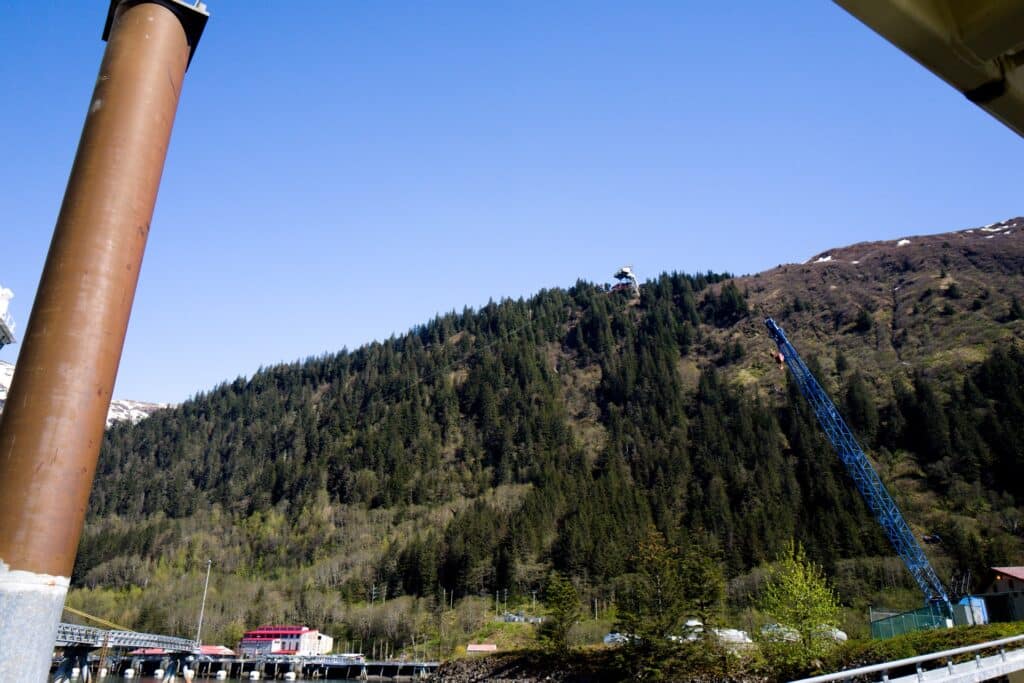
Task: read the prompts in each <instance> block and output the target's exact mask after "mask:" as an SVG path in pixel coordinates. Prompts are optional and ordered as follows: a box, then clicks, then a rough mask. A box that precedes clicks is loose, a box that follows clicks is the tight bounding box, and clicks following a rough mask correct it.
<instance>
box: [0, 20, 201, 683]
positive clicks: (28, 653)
mask: <svg viewBox="0 0 1024 683" xmlns="http://www.w3.org/2000/svg"><path fill="white" fill-rule="evenodd" d="M206 17H207V15H206V11H205V6H204V5H202V4H199V3H196V4H194V5H193V4H192V3H188V4H186V3H184V2H181V1H180V0H114V1H113V2H111V5H110V13H109V15H108V18H107V25H106V28H105V30H104V38H105V39H107V48H106V52H105V53H104V55H103V62H102V64H101V65H100V72H99V77H98V79H97V81H96V88H95V91H94V92H93V97H92V100H91V101H90V103H89V109H88V113H87V114H86V119H85V126H84V128H83V130H82V138H81V141H80V142H79V146H78V153H77V155H76V156H75V162H74V165H73V167H72V169H71V176H70V178H69V180H68V186H67V191H66V192H65V195H64V203H63V205H62V206H61V210H60V214H59V216H58V217H57V225H56V228H55V229H54V234H53V241H52V242H51V244H50V251H49V254H48V255H47V258H46V265H45V267H44V269H43V275H42V278H41V280H40V283H39V290H38V292H37V294H36V299H35V303H34V304H33V307H32V315H31V317H30V318H29V323H28V327H27V329H26V331H25V338H24V341H23V342H22V348H21V353H20V355H19V357H18V362H17V366H16V371H15V374H14V378H13V381H12V384H11V388H10V392H9V395H8V398H7V402H6V405H5V406H4V413H3V417H2V418H0V681H17V682H18V683H31V682H33V681H45V680H46V677H47V673H48V671H49V665H50V656H51V653H52V651H53V647H54V642H55V635H56V633H57V626H58V624H59V623H60V615H61V609H62V607H63V604H64V598H65V596H66V594H67V590H68V583H69V577H70V576H71V570H72V567H73V565H74V561H75V552H76V550H77V548H78V540H79V536H80V535H81V532H82V523H83V521H84V518H85V511H86V505H87V503H88V499H89V490H90V488H91V487H92V479H93V474H94V472H95V470H96V459H97V457H98V455H99V448H100V442H101V440H102V438H103V430H104V427H105V424H106V416H107V409H108V408H109V405H110V398H111V392H112V390H113V387H114V380H115V378H116V376H117V367H118V363H119V362H120V359H121V348H122V346H123V345H124V336H125V331H126V329H127V327H128V316H129V314H130V312H131V306H132V300H133V299H134V296H135V287H136V284H137V282H138V276H139V267H140V265H141V263H142V253H143V250H144V248H145V246H146V237H147V236H148V234H149V222H150V219H151V218H152V216H153V206H154V204H155V202H156V194H157V188H158V186H159V184H160V175H161V173H162V171H163V166H164V159H165V157H166V153H167V145H168V142H169V140H170V136H171V127H172V125H173V123H174V115H175V112H176V110H177V107H178V96H179V94H180V92H181V86H182V82H183V81H184V78H185V70H186V69H187V67H188V63H189V60H190V58H191V55H192V52H193V51H194V49H195V46H196V44H197V43H198V40H199V36H200V35H201V33H202V28H203V26H204V25H205V22H206Z"/></svg>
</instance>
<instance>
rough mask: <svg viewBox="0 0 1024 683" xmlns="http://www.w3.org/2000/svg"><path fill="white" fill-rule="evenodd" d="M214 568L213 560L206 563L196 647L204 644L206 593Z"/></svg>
mask: <svg viewBox="0 0 1024 683" xmlns="http://www.w3.org/2000/svg"><path fill="white" fill-rule="evenodd" d="M212 566H213V560H207V561H206V583H205V584H203V602H202V604H201V605H200V607H199V626H198V628H196V647H199V646H201V645H202V644H203V640H202V637H203V614H205V613H206V591H207V589H208V588H209V587H210V567H212Z"/></svg>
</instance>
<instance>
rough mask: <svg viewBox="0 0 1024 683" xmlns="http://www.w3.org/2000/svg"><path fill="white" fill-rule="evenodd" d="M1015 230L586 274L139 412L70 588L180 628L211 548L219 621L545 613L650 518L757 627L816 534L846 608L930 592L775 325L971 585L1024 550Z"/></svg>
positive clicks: (340, 629) (345, 631)
mask: <svg viewBox="0 0 1024 683" xmlns="http://www.w3.org/2000/svg"><path fill="white" fill-rule="evenodd" d="M1007 225H1010V227H1006V226H1007ZM1019 225H1020V219H1014V220H1013V221H1012V222H1011V223H1006V222H1003V223H1001V224H1000V225H999V230H998V234H995V231H990V232H992V234H993V238H992V239H986V236H987V235H988V234H989V232H982V233H981V234H980V235H979V234H976V233H977V232H978V230H980V229H978V230H976V232H975V233H966V232H961V233H944V234H940V235H935V236H925V237H917V238H908V239H910V242H909V243H905V244H902V245H900V244H899V240H893V241H889V242H884V243H865V245H852V246H851V247H844V248H839V249H836V250H830V251H829V252H823V253H822V254H820V255H818V256H817V257H814V258H813V259H812V262H811V263H803V264H788V265H782V266H779V267H778V268H775V269H771V270H769V271H765V272H764V273H758V274H755V275H750V276H743V277H733V276H730V275H728V274H715V273H705V274H695V275H688V274H684V273H664V274H662V275H660V276H658V277H655V278H653V279H651V280H648V281H647V282H646V283H644V286H643V287H642V289H641V294H640V297H639V299H633V298H631V297H630V296H629V295H627V294H626V293H624V292H615V291H610V289H609V287H608V286H607V285H595V284H592V283H587V282H582V281H580V282H577V283H576V284H575V285H574V286H573V287H571V288H569V289H552V290H542V291H541V292H538V293H537V294H536V295H534V296H532V297H530V298H529V299H520V300H506V301H502V302H498V303H493V302H492V303H490V304H488V305H487V306H484V307H482V308H481V309H479V310H476V311H470V310H468V309H467V310H466V311H464V312H463V313H462V314H455V313H452V314H447V315H443V316H438V317H436V318H434V319H433V320H431V321H429V322H427V323H425V324H423V325H420V326H417V327H415V328H413V329H412V330H410V331H409V332H408V333H406V334H405V335H401V336H395V337H392V338H390V339H388V340H384V341H381V342H374V343H372V344H368V345H366V346H364V347H360V348H359V349H356V350H354V351H342V352H339V353H335V354H325V355H323V356H320V357H317V358H311V359H307V360H306V361H301V362H300V361H297V362H294V363H288V364H280V365H275V366H272V367H269V368H264V369H262V370H261V371H259V372H257V373H255V374H254V375H253V376H252V377H250V378H248V379H242V378H240V379H238V380H235V381H233V382H230V383H224V384H222V385H219V386H218V387H215V388H213V389H211V390H210V391H208V392H203V393H200V394H197V395H196V396H195V397H194V398H193V399H191V400H189V401H186V402H185V403H183V404H181V405H180V406H178V407H176V408H174V409H171V410H166V411H158V412H157V413H155V414H154V415H153V416H152V417H151V418H150V419H148V420H145V421H143V422H141V423H139V424H137V425H128V424H121V425H115V426H114V427H113V428H111V429H110V430H109V431H108V432H107V434H106V436H105V440H104V445H103V449H102V453H101V458H100V462H99V465H98V469H97V477H96V483H95V485H94V489H93V494H92V497H91V498H90V510H89V516H88V521H87V525H86V529H85V533H84V535H83V539H82V545H81V547H80V551H79V558H78V562H77V565H76V569H75V573H74V575H73V582H74V584H75V585H76V586H80V587H82V588H81V589H80V590H79V591H77V592H76V591H73V596H74V599H75V600H79V601H81V602H79V603H78V605H77V606H79V607H80V608H84V609H86V611H89V609H88V606H89V605H90V604H92V603H90V602H89V601H91V600H96V601H107V603H108V608H109V606H110V604H113V605H114V606H115V608H116V609H122V610H124V611H125V619H128V620H129V621H131V620H132V619H135V620H137V621H135V622H132V623H136V624H142V625H146V624H149V623H153V622H155V621H157V617H160V618H162V619H165V620H166V619H170V620H171V622H172V623H178V622H176V621H175V619H179V620H180V621H181V630H182V631H183V632H184V631H187V630H188V629H187V628H186V626H185V623H186V621H187V620H188V619H190V618H191V617H189V616H188V614H189V610H190V609H191V608H192V607H196V605H194V604H192V603H193V600H192V593H190V592H189V590H190V589H188V588H187V587H186V585H185V584H184V583H183V582H182V580H181V577H182V576H190V577H191V576H192V575H193V574H194V573H195V572H198V571H200V564H199V562H198V560H196V558H207V557H209V558H211V559H213V561H214V566H215V567H216V568H217V569H216V572H217V576H216V577H215V579H214V585H216V586H218V591H219V594H220V596H221V597H220V598H219V600H220V602H218V603H217V605H216V609H215V611H214V614H218V615H219V616H218V617H215V619H214V622H213V623H212V624H211V629H213V630H212V632H214V633H217V632H223V633H233V631H232V629H234V630H237V629H238V628H241V627H243V626H245V625H247V624H248V625H251V624H252V623H256V622H261V621H263V622H271V621H277V622H282V621H289V620H297V621H309V622H311V623H317V624H323V625H325V626H327V627H329V629H330V630H331V632H332V633H333V634H334V635H336V636H338V637H343V636H353V635H354V634H355V632H356V631H357V630H358V629H359V628H360V627H357V626H355V625H353V622H352V618H353V617H352V616H351V610H352V609H354V608H353V607H352V606H351V605H353V604H356V603H358V602H359V601H361V600H365V599H367V597H368V596H369V595H370V591H371V589H372V588H373V587H374V586H376V587H377V589H378V590H380V589H381V587H382V586H386V587H387V593H388V595H389V596H402V595H404V596H406V597H407V598H409V599H411V600H414V601H430V600H435V599H436V598H437V596H438V595H439V594H441V593H443V594H444V595H449V596H450V595H451V593H452V592H455V593H456V594H457V595H458V596H459V597H460V598H465V596H476V595H493V592H494V591H495V590H502V589H504V588H507V589H509V591H510V593H511V594H512V595H513V596H515V595H518V596H520V597H522V596H524V595H529V594H530V592H531V591H532V590H536V589H538V588H540V587H542V585H543V581H544V576H545V575H546V574H547V572H548V571H550V570H551V569H557V570H559V571H561V572H563V573H565V574H567V575H568V576H570V577H571V578H573V580H574V581H575V582H576V583H577V585H578V587H579V588H580V589H581V590H582V591H583V592H584V593H585V594H586V595H587V596H588V599H598V600H609V599H611V598H610V596H613V595H622V590H624V587H623V586H624V584H623V583H622V582H623V581H626V580H627V579H628V576H629V572H630V570H631V569H630V568H631V566H632V565H631V562H632V560H631V559H630V558H631V557H632V554H633V553H634V552H635V548H636V544H637V542H638V540H639V539H638V536H639V535H640V534H641V533H642V532H643V530H644V529H645V528H646V527H647V526H648V525H652V524H653V525H654V526H656V527H657V528H658V529H659V530H661V532H662V533H663V534H664V535H665V537H666V539H667V540H668V541H669V542H670V543H672V544H675V545H677V546H679V547H686V546H687V545H689V544H693V543H697V544H700V545H701V547H704V548H706V550H707V552H708V553H709V554H710V555H711V556H713V557H715V558H718V561H719V563H720V565H721V567H722V568H723V573H724V574H725V575H726V577H727V578H728V580H729V591H728V598H727V600H726V604H725V605H724V609H725V610H726V611H727V612H728V613H729V614H731V615H733V616H732V618H734V619H738V618H741V615H743V614H748V615H749V614H752V613H751V612H750V610H752V609H754V606H753V602H752V600H753V598H752V597H751V596H753V595H755V594H756V590H757V585H758V581H759V579H758V577H759V576H760V577H763V572H762V571H761V570H760V569H759V567H760V566H761V565H762V564H763V563H766V562H770V561H771V560H772V559H773V558H774V557H776V556H777V554H778V553H779V552H780V550H781V549H782V548H783V547H784V546H785V544H786V543H788V542H790V541H792V540H794V539H795V540H797V541H798V542H800V543H802V544H803V545H804V546H805V547H806V548H807V550H808V553H809V554H810V555H811V556H812V557H814V558H815V559H816V560H817V561H819V562H821V563H822V564H823V565H824V566H825V567H826V568H827V569H828V570H829V572H830V573H832V574H833V576H834V577H835V579H836V581H837V585H838V588H839V590H840V594H841V596H842V597H843V599H844V601H846V603H847V605H848V607H849V609H851V610H860V609H864V608H865V607H866V605H867V604H868V601H872V600H873V601H875V602H874V604H878V600H882V601H885V602H888V603H889V604H893V603H897V604H902V605H905V606H911V605H913V604H914V603H915V602H916V601H917V600H919V599H920V598H919V596H915V594H914V592H915V589H914V586H913V583H912V582H911V581H910V579H909V575H904V574H905V572H903V573H901V572H900V570H899V565H898V560H895V558H893V557H892V552H891V550H890V549H889V548H888V546H887V543H886V541H885V539H884V536H883V535H882V534H881V532H880V531H879V530H878V529H877V525H875V524H874V522H873V520H872V518H871V516H870V514H869V513H868V512H867V510H866V509H865V507H864V504H863V502H862V501H860V499H859V498H858V497H857V495H856V493H855V491H853V489H852V486H851V485H850V484H849V482H848V481H847V479H846V473H845V471H844V470H843V468H842V466H841V464H840V463H839V462H838V459H837V458H835V456H834V454H833V453H832V450H831V448H830V447H829V445H828V443H827V441H826V440H825V439H824V437H823V436H822V435H821V433H820V430H819V429H818V428H817V426H816V425H815V423H814V421H813V417H812V416H811V415H810V413H809V411H808V410H807V408H806V406H805V405H804V402H803V400H802V398H801V397H800V396H799V394H798V393H795V391H794V388H793V387H792V386H791V385H790V384H789V383H788V382H787V378H786V375H785V373H784V372H783V371H782V370H781V369H780V368H779V366H778V365H777V363H776V361H775V360H774V359H773V352H774V350H775V349H774V346H773V344H772V342H771V341H770V339H769V337H768V336H767V334H766V333H765V332H764V330H763V325H762V322H761V319H762V318H763V317H765V316H768V315H770V316H772V317H774V318H775V319H776V320H777V321H778V322H779V323H780V324H781V325H782V326H783V327H784V328H785V329H786V331H787V333H788V335H789V336H790V338H791V340H792V341H793V342H794V344H795V345H796V346H797V348H798V349H799V350H800V352H801V354H802V355H803V356H804V358H805V360H807V361H808V364H809V365H810V366H811V367H812V369H814V371H815V373H816V374H817V375H818V378H819V380H820V381H821V382H822V384H823V385H824V386H825V387H826V389H827V390H828V391H829V392H830V394H831V395H832V397H833V399H834V400H835V401H836V403H837V405H838V406H839V408H840V410H841V411H843V413H844V415H846V417H847V419H848V421H849V422H850V424H851V426H852V427H853V428H854V430H855V431H856V432H857V433H858V436H859V437H860V438H862V441H863V445H864V446H865V448H866V449H867V450H868V452H869V454H870V455H871V456H872V458H873V459H874V461H875V462H876V465H877V467H878V468H879V470H880V472H881V474H882V477H883V479H884V480H885V481H886V483H887V484H888V485H889V486H890V487H891V489H892V493H893V495H894V497H895V498H896V499H897V501H898V502H899V504H900V506H901V507H902V509H903V510H904V513H905V514H906V516H907V518H908V520H909V521H910V524H911V526H912V528H913V529H914V530H915V532H916V533H917V534H918V535H919V536H923V535H924V534H926V533H927V534H936V533H937V534H939V535H940V536H941V537H942V538H943V539H944V543H943V545H941V546H935V547H929V553H930V555H931V556H932V559H933V561H934V562H935V564H936V567H937V568H938V570H939V571H940V574H941V575H942V577H943V580H945V581H947V582H950V583H954V582H955V583H958V585H959V584H965V583H969V580H968V579H965V578H964V577H967V576H969V575H970V576H974V577H977V576H979V575H980V573H981V572H982V571H983V570H984V567H985V565H986V563H989V564H999V563H1005V562H1010V563H1011V564H1012V561H1011V560H1012V558H1016V557H1019V556H1020V554H1021V550H1022V548H1024V540H1022V538H1021V536H1020V533H1019V529H1020V525H1019V524H1018V525H1014V524H1013V523H1012V522H1013V520H1015V519H1017V520H1019V519H1021V518H1022V517H1024V507H1022V502H1024V487H1022V486H1021V485H1019V484H1018V483H1017V479H1018V478H1016V477H1014V476H1013V475H1012V473H1013V472H1015V471H1017V468H1018V467H1020V466H1021V465H1022V463H1021V462H1020V458H1021V456H1020V454H1019V453H1017V451H1016V450H1015V448H1014V447H1013V444H1014V443H1017V442H1018V440H1020V439H1024V434H1021V433H1020V432H1021V429H1022V425H1024V397H1022V396H1021V395H1020V392H1021V391H1022V389H1021V387H1022V386H1024V354H1022V352H1021V340H1022V339H1024V320H1022V317H1024V312H1021V311H1020V310H1019V309H1020V298H1021V295H1022V294H1024V242H1021V241H1020V238H1019V230H1018V228H1017V226H1019ZM987 227H990V228H991V227H995V226H987ZM851 249H852V250H853V251H850V250H851ZM826 255H831V256H832V257H833V258H832V259H830V260H819V259H824V258H825V256H826ZM854 260H856V261H859V263H857V264H853V263H847V262H846V261H854ZM954 285H955V286H956V287H955V289H954ZM976 302H977V303H976ZM1014 377H1020V378H1021V381H1020V382H1014V381H1009V382H1008V381H1006V379H1005V378H1014ZM894 561H895V562H896V564H895V565H894V564H893V562H894ZM759 572H760V573H759ZM193 578H194V577H193ZM142 586H146V589H145V591H144V592H143V594H142V595H141V596H139V595H136V599H137V602H138V601H141V605H139V604H134V605H133V604H129V601H128V599H127V598H124V597H123V596H126V595H135V593H132V591H137V590H139V589H141V587H142ZM254 591H259V592H260V594H261V595H262V596H263V598H262V599H261V600H257V601H255V602H252V601H249V602H246V600H244V599H242V596H249V597H250V598H252V597H253V596H254ZM267 596H273V597H271V598H268V597H267ZM466 599H468V598H466ZM179 603H180V605H179ZM237 603H241V604H237ZM168 604H173V605H175V608H174V609H170V608H167V607H166V605H168ZM410 604H421V603H419V602H414V603H410ZM423 604H428V603H423ZM118 605H120V607H117V606H118ZM243 605H249V607H244V606H243ZM179 607H180V608H179ZM139 610H141V613H140V612H139ZM193 612H194V610H193ZM106 613H107V614H110V609H108V611H107V612H106ZM743 618H746V617H743ZM750 618H754V617H753V616H751V617H750ZM121 623H125V622H121Z"/></svg>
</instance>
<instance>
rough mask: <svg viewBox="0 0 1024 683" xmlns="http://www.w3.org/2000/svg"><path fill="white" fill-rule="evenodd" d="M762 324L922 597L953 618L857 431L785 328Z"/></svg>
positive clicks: (771, 322)
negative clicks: (841, 412)
mask: <svg viewBox="0 0 1024 683" xmlns="http://www.w3.org/2000/svg"><path fill="white" fill-rule="evenodd" d="M764 324H765V327H767V328H768V333H769V334H771V336H772V339H773V340H774V341H775V343H776V344H777V345H778V347H779V354H780V355H781V357H782V360H783V361H785V363H786V365H787V366H789V371H790V372H791V373H792V374H793V379H794V380H796V383H797V386H798V387H800V393H802V394H803V395H804V397H805V398H806V399H807V401H808V403H810V404H811V407H812V408H814V414H815V416H816V417H817V418H818V424H820V425H821V428H822V429H824V430H825V434H826V435H827V436H828V439H829V441H831V442H832V446H833V447H834V448H835V449H836V453H838V454H839V459H840V460H842V461H843V465H845V466H846V471H847V472H849V473H850V476H851V477H853V483H854V484H855V485H856V486H857V490H858V491H860V495H861V496H863V497H864V502H866V503H867V504H868V507H869V508H870V509H871V512H872V514H874V516H875V519H876V520H878V523H879V524H881V525H882V530H883V531H884V532H885V535H886V536H887V537H888V538H889V542H890V543H892V546H893V548H895V549H896V553H897V554H898V555H899V556H900V559H902V560H903V563H904V564H906V565H907V569H909V570H910V573H911V574H912V575H913V576H914V580H915V581H917V585H918V586H920V587H921V592H922V593H924V595H925V599H926V601H927V603H928V604H932V605H938V606H940V607H943V608H944V609H945V610H946V613H947V614H951V613H952V611H953V608H952V605H951V604H950V602H949V596H948V595H946V589H945V587H944V586H943V585H942V582H941V581H939V577H938V576H937V575H936V574H935V570H934V569H933V568H932V565H931V563H930V562H929V561H928V558H927V557H926V556H925V554H924V551H923V550H922V549H921V546H920V544H919V543H918V542H917V539H916V538H915V537H914V534H913V532H911V530H910V527H909V526H908V525H907V520H905V519H904V518H903V515H902V514H901V513H900V510H899V508H898V507H896V501H894V500H893V499H892V496H891V495H889V491H888V490H887V489H886V488H885V485H884V484H882V480H881V479H880V478H879V476H878V472H876V471H875V468H874V467H872V466H871V462H870V461H869V460H868V458H867V456H866V455H864V450H863V449H862V448H861V447H860V445H859V444H858V443H857V439H855V438H854V436H853V432H851V431H850V428H849V427H848V426H847V424H846V421H845V420H843V416H842V415H840V414H839V411H838V410H836V406H835V404H833V403H832V401H831V399H829V397H828V394H826V393H825V390H824V389H822V388H821V385H820V384H818V380H816V379H815V378H814V375H813V374H812V373H811V371H810V370H809V369H808V368H807V366H806V365H805V364H804V361H803V359H801V358H800V354H799V353H797V352H796V349H795V348H793V345H792V344H790V343H789V339H787V338H786V333H785V332H783V331H782V328H781V327H779V326H778V325H777V324H776V323H775V321H774V320H772V319H771V318H765V320H764Z"/></svg>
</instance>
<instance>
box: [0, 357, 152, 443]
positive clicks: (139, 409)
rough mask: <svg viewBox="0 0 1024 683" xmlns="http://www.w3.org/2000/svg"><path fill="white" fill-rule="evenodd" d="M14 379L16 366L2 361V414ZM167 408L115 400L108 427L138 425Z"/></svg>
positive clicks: (139, 402) (111, 404) (0, 374)
mask: <svg viewBox="0 0 1024 683" xmlns="http://www.w3.org/2000/svg"><path fill="white" fill-rule="evenodd" d="M13 377H14V365H13V364H11V363H6V362H4V361H0V412H3V407H4V402H6V401H7V391H8V389H10V387H11V379H12V378H13ZM167 407H169V404H167V403H146V402H145V401H128V400H125V399H120V398H115V399H114V400H113V401H111V402H110V409H109V410H108V411H107V427H108V428H109V427H110V426H111V425H112V424H114V423H116V422H131V423H132V424H136V423H138V422H140V421H141V420H144V419H146V418H147V417H149V416H150V415H152V414H153V413H154V412H156V411H157V410H160V409H161V408H167Z"/></svg>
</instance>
